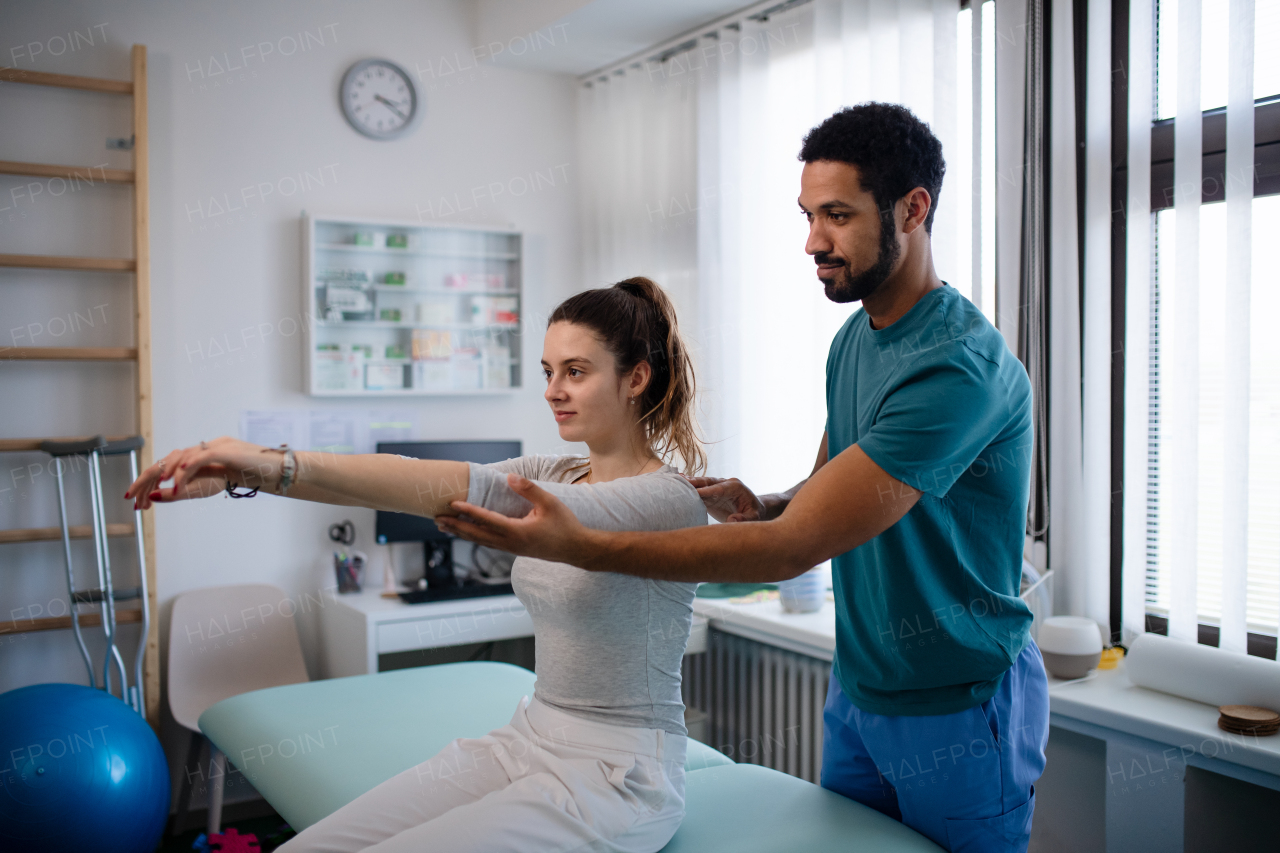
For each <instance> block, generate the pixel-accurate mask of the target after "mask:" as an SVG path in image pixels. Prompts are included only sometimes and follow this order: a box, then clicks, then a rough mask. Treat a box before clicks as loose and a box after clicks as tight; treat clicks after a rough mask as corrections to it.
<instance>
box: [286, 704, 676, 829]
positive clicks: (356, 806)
mask: <svg viewBox="0 0 1280 853" xmlns="http://www.w3.org/2000/svg"><path fill="white" fill-rule="evenodd" d="M685 749H686V739H685V738H683V737H681V736H679V735H673V734H670V733H669V732H664V731H662V730H660V729H643V728H634V727H628V726H613V725H608V724H605V723H597V722H593V721H590V720H583V719H581V718H578V717H574V716H571V715H569V714H566V713H564V712H563V711H559V710H557V709H555V708H551V707H550V706H548V705H546V704H544V703H543V702H542V701H540V700H539V699H538V698H537V697H536V696H535V697H534V698H533V700H532V701H530V699H529V697H527V696H526V697H524V698H523V699H521V700H520V704H519V706H517V708H516V712H515V715H514V716H512V718H511V722H510V723H508V724H507V725H505V726H503V727H502V728H500V729H495V730H494V731H492V732H490V733H489V734H487V735H485V736H484V737H480V738H459V739H458V740H455V741H453V743H451V744H449V745H448V746H446V747H445V748H444V749H442V750H440V752H439V753H438V754H436V755H435V757H433V758H430V759H428V760H427V761H424V762H423V763H421V764H419V765H418V766H417V767H411V768H410V769H408V770H406V771H404V772H403V773H400V774H399V775H397V776H394V777H392V778H391V779H388V780H387V781H386V782H383V783H382V784H381V785H379V786H378V787H376V788H374V789H373V790H371V791H368V792H366V793H364V794H362V795H361V796H359V797H357V798H356V799H354V800H352V801H351V802H350V803H348V804H347V805H345V806H343V807H342V808H340V809H338V810H337V811H336V812H334V813H333V814H331V815H329V816H328V817H326V818H324V819H323V820H321V821H320V822H319V823H316V824H314V825H313V826H310V827H308V828H307V829H305V830H303V831H302V832H300V833H299V834H298V835H297V837H295V838H293V839H291V840H290V841H289V842H288V843H286V844H285V845H283V846H282V847H280V848H278V849H279V850H280V851H281V853H312V851H314V853H355V851H365V853H410V851H412V853H427V851H449V853H466V851H512V853H516V851H519V853H534V851H558V852H562V853H569V851H597V850H598V851H619V853H655V851H658V850H661V849H662V848H663V847H664V846H665V845H666V843H667V842H668V841H670V840H671V836H673V835H674V834H675V831H676V829H677V828H678V827H679V826H680V821H681V820H683V819H684V760H685Z"/></svg>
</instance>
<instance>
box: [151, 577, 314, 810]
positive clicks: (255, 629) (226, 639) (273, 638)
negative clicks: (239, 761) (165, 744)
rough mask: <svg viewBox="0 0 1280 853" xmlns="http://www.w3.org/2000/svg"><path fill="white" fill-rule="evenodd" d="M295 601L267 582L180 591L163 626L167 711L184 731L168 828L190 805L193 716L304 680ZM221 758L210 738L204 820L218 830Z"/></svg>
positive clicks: (198, 740) (196, 729)
mask: <svg viewBox="0 0 1280 853" xmlns="http://www.w3.org/2000/svg"><path fill="white" fill-rule="evenodd" d="M296 609H297V607H296V602H295V601H294V600H293V599H291V598H290V597H289V596H288V595H287V594H285V592H284V590H282V589H280V588H279V587H275V586H271V585H270V584H242V585H239V586H219V587H210V588H208V589H197V590H193V591H191V592H186V593H183V594H182V595H179V596H178V597H177V599H175V600H174V603H173V615H172V618H171V620H170V624H169V710H170V712H171V713H172V714H173V718H174V719H175V720H177V721H178V723H180V724H181V725H183V726H184V727H186V728H187V729H189V730H190V731H191V738H190V741H189V742H188V744H187V753H186V756H185V757H184V758H183V762H182V764H183V770H184V774H185V778H184V779H183V782H182V794H181V797H180V799H179V806H178V815H177V817H176V818H175V820H174V824H173V830H172V832H173V834H174V835H176V834H178V833H179V832H181V831H182V829H183V824H184V823H185V822H186V819H187V812H188V810H189V809H190V806H191V788H192V784H191V777H192V771H190V770H189V769H188V766H189V763H190V762H191V761H192V753H193V752H194V753H195V760H196V763H197V767H198V766H199V761H200V756H201V753H202V752H203V746H204V743H203V742H204V741H205V740H207V738H205V737H204V735H203V734H202V733H201V731H200V724H199V722H198V720H199V719H200V715H201V714H203V713H204V711H205V709H206V708H208V707H209V706H210V705H214V704H216V703H218V702H221V701H222V700H223V699H226V698H228V697H231V696H238V695H240V694H241V693H248V692H250V691H252V690H262V689H263V688H267V687H279V686H281V685H284V684H298V683H300V682H304V681H308V680H309V678H308V676H307V667H306V664H305V662H304V661H303V659H302V646H301V644H300V643H299V642H298V631H297V628H296V627H295V626H294V622H293V614H294V612H295V611H296ZM226 768H227V760H226V756H225V755H223V754H222V752H220V751H219V750H218V749H217V747H215V746H214V745H213V743H212V742H210V743H209V775H208V781H209V822H208V827H207V830H206V831H207V833H208V834H209V835H213V834H214V833H216V832H220V831H221V829H222V796H223V789H224V784H225V781H226Z"/></svg>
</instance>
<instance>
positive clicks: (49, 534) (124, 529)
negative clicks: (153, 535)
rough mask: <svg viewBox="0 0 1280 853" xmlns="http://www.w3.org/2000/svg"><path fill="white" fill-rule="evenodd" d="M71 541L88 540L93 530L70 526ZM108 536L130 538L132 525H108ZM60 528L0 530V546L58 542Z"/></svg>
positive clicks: (60, 532) (60, 537)
mask: <svg viewBox="0 0 1280 853" xmlns="http://www.w3.org/2000/svg"><path fill="white" fill-rule="evenodd" d="M70 533H71V538H72V539H89V538H91V537H92V536H93V528H92V527H90V526H89V525H87V524H73V525H71V530H70ZM107 535H108V536H132V535H133V525H132V524H108V525H107ZM60 541H62V528H61V527H24V528H20V529H15V530H0V545H5V544H9V543H12V542H60Z"/></svg>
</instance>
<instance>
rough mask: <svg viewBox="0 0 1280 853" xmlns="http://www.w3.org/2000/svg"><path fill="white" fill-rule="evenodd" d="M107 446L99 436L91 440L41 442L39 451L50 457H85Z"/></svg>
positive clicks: (104, 440)
mask: <svg viewBox="0 0 1280 853" xmlns="http://www.w3.org/2000/svg"><path fill="white" fill-rule="evenodd" d="M106 446H107V440H106V439H105V438H103V437H102V436H100V435H95V436H94V437H93V438H82V439H80V440H79V441H42V442H40V449H41V450H42V451H44V452H45V453H48V454H49V455H50V456H87V455H88V454H90V453H92V452H93V451H95V450H101V449H102V448H104V447H106Z"/></svg>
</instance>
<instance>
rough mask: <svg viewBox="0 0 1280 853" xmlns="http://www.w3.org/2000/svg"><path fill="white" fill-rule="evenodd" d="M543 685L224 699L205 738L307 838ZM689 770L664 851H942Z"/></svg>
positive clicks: (719, 774) (887, 823) (484, 667)
mask: <svg viewBox="0 0 1280 853" xmlns="http://www.w3.org/2000/svg"><path fill="white" fill-rule="evenodd" d="M534 680H535V676H534V674H533V673H532V672H530V671H528V670H526V669H522V668H520V667H517V666H511V665H509V664H503V663H491V662H475V663H453V664H441V665H437V666H426V667H417V668H413V669H401V670H394V671H391V672H382V673H377V674H373V675H357V676H352V677H349V678H332V679H327V680H323V681H311V682H305V683H302V684H289V685H285V686H282V687H271V688H268V689H266V690H255V691H253V692H250V693H243V694H241V695H239V696H233V697H231V698H229V699H224V700H222V701H221V702H219V703H217V704H216V705H213V706H212V707H210V708H209V709H208V710H206V711H205V712H204V713H203V714H202V715H201V716H200V728H201V730H202V731H203V732H204V733H205V734H206V735H207V736H208V738H209V739H210V740H211V741H212V742H213V743H214V745H216V746H217V747H218V749H220V750H221V751H222V752H223V753H224V754H225V755H226V756H227V759H228V760H229V761H230V762H231V763H232V764H234V765H235V766H236V768H237V769H239V770H240V771H241V772H242V773H243V774H244V775H245V777H246V778H247V779H248V780H249V781H250V782H251V783H252V784H253V786H254V788H256V789H257V791H258V792H259V793H260V794H262V796H263V797H265V798H266V800H267V802H268V803H270V804H271V805H272V807H274V808H275V810H276V811H277V812H278V813H279V814H280V815H281V816H282V817H283V818H284V819H285V820H286V821H288V822H289V825H290V826H292V827H293V828H294V829H296V830H299V831H301V830H302V829H305V828H306V827H308V826H310V825H311V824H313V823H316V822H317V821H319V820H320V819H321V818H323V817H325V816H326V815H328V814H330V813H332V812H334V811H336V810H337V809H338V808H340V807H342V806H344V805H346V804H347V803H349V802H351V801H352V800H354V799H355V798H356V797H358V796H360V795H361V794H363V793H364V792H365V791H368V790H370V789H371V788H373V787H375V786H377V785H378V784H380V783H381V782H384V781H386V780H387V779H390V778H391V777H392V776H395V775H396V774H397V773H400V772H401V771H404V770H407V769H409V768H410V767H413V766H415V765H417V764H419V763H421V762H423V761H425V760H426V759H428V758H430V757H431V756H433V755H435V754H436V753H437V752H439V751H440V750H441V749H442V748H443V747H444V746H445V745H447V744H448V743H449V742H450V741H452V740H453V739H455V738H459V737H480V736H481V735H484V734H487V733H488V732H490V731H493V730H494V729H496V728H500V727H501V726H504V725H506V724H507V723H508V722H510V720H511V715H512V713H514V711H515V707H516V704H517V703H518V702H519V701H520V697H522V696H526V695H527V696H532V695H533V683H534ZM685 768H686V771H688V774H687V776H686V782H685V804H686V816H685V820H684V823H683V824H682V825H681V827H680V830H679V831H678V832H677V833H676V835H675V837H674V838H673V839H672V840H671V842H670V843H669V844H668V845H667V846H666V847H665V848H663V853H694V851H697V853H715V851H726V853H727V851H733V853H754V851H759V852H760V853H766V851H769V852H770V853H771V852H772V851H780V850H822V851H833V853H834V851H878V853H938V851H939V850H940V848H938V847H937V846H936V845H934V844H933V843H932V842H930V841H929V840H928V839H926V838H925V837H924V836H922V835H920V834H918V833H916V832H915V831H913V830H911V829H909V828H907V827H905V826H903V825H902V824H901V823H899V822H897V821H895V820H893V819H892V818H889V817H886V816H885V815H882V814H880V813H879V812H877V811H875V810H874V809H870V808H868V807H866V806H863V805H861V804H859V803H855V802H854V801H852V800H849V799H847V798H845V797H842V796H840V795H839V794H835V793H832V792H831V791H827V790H825V789H823V788H820V787H818V786H817V785H814V784H811V783H809V782H805V781H803V780H801V779H797V778H795V777H793V776H788V775H786V774H784V773H779V772H778V771H776V770H769V769H767V768H764V767H759V766H756V765H750V764H734V763H733V762H732V761H730V760H729V759H728V758H726V757H725V756H724V755H722V754H721V753H719V752H717V751H716V750H714V749H711V748H710V747H708V746H706V745H705V744H702V743H699V742H697V741H695V740H693V739H692V738H690V739H689V748H688V754H687V759H686V762H685Z"/></svg>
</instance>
